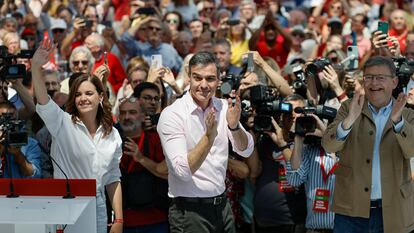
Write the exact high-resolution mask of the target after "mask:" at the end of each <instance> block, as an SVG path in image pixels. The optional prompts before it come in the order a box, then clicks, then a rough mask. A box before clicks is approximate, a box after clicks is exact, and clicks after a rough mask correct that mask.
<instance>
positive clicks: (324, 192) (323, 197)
mask: <svg viewBox="0 0 414 233" xmlns="http://www.w3.org/2000/svg"><path fill="white" fill-rule="evenodd" d="M330 195H331V192H330V191H329V190H328V189H316V193H315V200H314V202H313V209H312V210H313V211H315V212H322V213H326V212H328V210H329V196H330Z"/></svg>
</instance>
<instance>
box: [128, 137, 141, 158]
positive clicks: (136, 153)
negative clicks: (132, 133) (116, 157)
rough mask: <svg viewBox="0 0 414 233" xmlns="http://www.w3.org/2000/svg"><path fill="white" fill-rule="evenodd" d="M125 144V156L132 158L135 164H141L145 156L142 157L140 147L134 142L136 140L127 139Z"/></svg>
mask: <svg viewBox="0 0 414 233" xmlns="http://www.w3.org/2000/svg"><path fill="white" fill-rule="evenodd" d="M124 144H125V146H124V147H125V148H124V154H126V155H128V156H131V157H132V158H133V159H134V161H135V162H140V160H142V158H143V157H144V156H143V155H142V153H141V151H140V150H139V148H138V145H137V144H136V143H135V142H134V140H132V138H129V137H127V138H126V141H125V143H124Z"/></svg>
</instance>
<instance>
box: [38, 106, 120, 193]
mask: <svg viewBox="0 0 414 233" xmlns="http://www.w3.org/2000/svg"><path fill="white" fill-rule="evenodd" d="M36 111H37V113H38V114H39V116H40V117H41V118H42V120H43V121H44V122H45V125H46V127H47V129H48V130H49V132H50V134H51V135H52V147H51V152H50V154H51V156H52V157H53V158H54V159H55V160H56V162H57V163H58V164H59V166H60V167H61V168H62V170H63V171H64V172H65V173H66V174H67V175H68V177H69V179H96V189H97V192H99V191H100V192H102V191H104V186H105V185H108V184H111V183H113V182H115V181H120V177H121V172H120V170H119V162H120V159H121V155H122V141H121V137H120V136H119V133H118V131H117V130H116V129H115V128H112V132H111V133H110V134H109V135H107V136H105V137H103V133H104V131H103V128H102V126H99V128H98V130H97V131H96V134H95V136H94V138H93V139H92V138H91V137H90V134H89V132H88V129H87V128H86V126H85V125H84V124H83V123H82V122H81V121H78V122H76V123H73V122H72V119H71V115H70V114H68V113H67V112H64V111H63V110H62V109H60V108H59V106H58V105H57V104H56V103H55V102H54V101H52V100H50V99H49V102H48V103H47V104H45V105H39V104H37V105H36ZM53 166H55V164H53ZM53 175H54V178H65V176H64V175H63V173H62V172H61V171H60V170H59V169H57V168H56V167H55V169H54V174H53Z"/></svg>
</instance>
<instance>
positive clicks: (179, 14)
mask: <svg viewBox="0 0 414 233" xmlns="http://www.w3.org/2000/svg"><path fill="white" fill-rule="evenodd" d="M168 15H176V16H177V17H178V21H179V22H178V26H177V31H182V30H184V22H183V16H182V15H181V13H180V12H178V11H170V12H167V13H166V14H165V15H164V17H163V18H162V21H163V22H165V21H166V20H167V16H168Z"/></svg>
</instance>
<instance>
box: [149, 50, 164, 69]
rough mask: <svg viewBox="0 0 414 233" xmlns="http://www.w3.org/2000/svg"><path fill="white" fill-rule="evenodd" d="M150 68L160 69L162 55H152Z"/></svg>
mask: <svg viewBox="0 0 414 233" xmlns="http://www.w3.org/2000/svg"><path fill="white" fill-rule="evenodd" d="M151 67H154V68H156V69H159V68H161V67H162V55H161V54H154V55H152V56H151Z"/></svg>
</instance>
